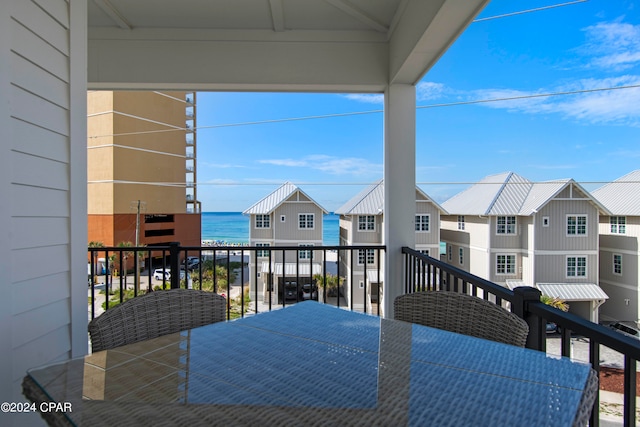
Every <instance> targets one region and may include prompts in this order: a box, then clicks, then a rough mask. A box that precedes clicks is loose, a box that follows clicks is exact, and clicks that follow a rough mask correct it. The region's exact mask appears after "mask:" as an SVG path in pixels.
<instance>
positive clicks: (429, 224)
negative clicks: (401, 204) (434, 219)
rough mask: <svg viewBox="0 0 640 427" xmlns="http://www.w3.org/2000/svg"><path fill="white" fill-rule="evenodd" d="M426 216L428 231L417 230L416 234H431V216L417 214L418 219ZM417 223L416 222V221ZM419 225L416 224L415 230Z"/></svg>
mask: <svg viewBox="0 0 640 427" xmlns="http://www.w3.org/2000/svg"><path fill="white" fill-rule="evenodd" d="M423 216H426V217H427V227H428V229H427V230H415V231H416V233H431V214H424V213H418V214H416V217H423ZM414 221H415V220H414ZM416 224H417V222H414V227H413V228H414V229H415V228H416V227H415V225H416ZM420 224H422V221H421V222H420Z"/></svg>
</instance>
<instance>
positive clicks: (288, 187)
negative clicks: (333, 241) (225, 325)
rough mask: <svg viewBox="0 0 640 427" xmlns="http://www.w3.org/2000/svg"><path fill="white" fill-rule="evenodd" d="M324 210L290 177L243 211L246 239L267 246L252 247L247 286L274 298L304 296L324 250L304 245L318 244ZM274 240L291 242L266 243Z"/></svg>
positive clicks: (290, 299) (293, 299)
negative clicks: (245, 223) (270, 248)
mask: <svg viewBox="0 0 640 427" xmlns="http://www.w3.org/2000/svg"><path fill="white" fill-rule="evenodd" d="M326 213H328V212H327V210H326V209H324V208H323V207H322V206H320V205H319V204H318V203H316V202H315V201H314V200H313V199H312V198H311V197H309V196H308V195H307V194H306V193H305V192H304V191H302V190H301V189H300V188H298V187H297V186H296V185H295V184H292V183H291V182H285V183H284V184H282V185H281V186H280V187H278V188H277V189H276V190H275V191H273V192H272V193H270V194H269V195H267V196H266V197H264V198H263V199H261V200H260V201H258V202H256V203H255V204H254V205H252V206H251V207H249V208H248V209H246V210H245V211H244V212H243V214H245V215H249V217H250V221H249V245H250V246H258V247H264V248H265V249H264V250H258V251H256V252H252V254H251V257H250V262H249V276H250V282H251V290H252V293H253V292H256V287H257V293H258V298H259V299H263V300H264V301H265V302H271V303H273V304H281V303H282V302H285V303H286V302H287V301H288V302H296V301H299V300H301V299H303V295H302V292H303V289H304V288H305V285H313V283H311V282H312V280H311V276H312V275H313V274H316V273H320V272H321V271H322V261H323V252H322V251H313V250H310V249H306V248H309V247H313V246H322V227H323V224H322V216H323V215H324V214H326ZM273 246H279V247H294V248H293V249H289V250H283V249H280V250H269V249H267V248H269V247H273ZM303 248H304V249H303ZM310 271H311V274H309V272H310Z"/></svg>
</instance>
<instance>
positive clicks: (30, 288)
mask: <svg viewBox="0 0 640 427" xmlns="http://www.w3.org/2000/svg"><path fill="white" fill-rule="evenodd" d="M51 283H71V279H70V276H69V272H68V271H64V272H61V273H58V274H51V275H48V276H45V277H37V278H35V279H30V280H24V281H22V282H18V283H14V284H13V286H12V289H11V292H12V296H13V301H14V303H13V305H12V307H11V308H12V314H19V313H24V312H26V311H29V310H34V309H36V308H38V307H42V306H44V305H47V304H48V303H50V302H51V301H58V300H60V299H64V298H69V297H70V293H69V292H70V290H69V288H68V287H59V286H58V287H55V286H51Z"/></svg>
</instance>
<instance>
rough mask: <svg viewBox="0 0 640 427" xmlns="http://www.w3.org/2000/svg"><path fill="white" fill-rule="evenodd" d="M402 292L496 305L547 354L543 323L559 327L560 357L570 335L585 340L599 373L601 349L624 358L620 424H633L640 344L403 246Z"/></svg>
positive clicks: (595, 416) (567, 350)
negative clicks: (448, 294) (462, 296)
mask: <svg viewBox="0 0 640 427" xmlns="http://www.w3.org/2000/svg"><path fill="white" fill-rule="evenodd" d="M402 252H403V254H404V271H405V275H404V277H405V283H404V286H405V289H404V291H405V293H410V292H420V291H427V290H450V291H456V292H463V293H468V294H470V295H475V296H478V297H479V298H484V299H486V300H490V301H492V302H494V303H496V304H499V305H501V306H503V307H505V308H508V309H510V310H511V312H513V313H515V314H516V315H518V316H519V317H521V318H523V319H525V320H526V321H527V323H528V324H529V336H528V338H527V344H526V346H527V347H528V348H531V349H535V350H539V351H543V352H546V350H547V349H546V342H547V340H546V324H547V322H553V323H555V324H556V325H558V327H559V329H560V331H561V333H560V349H561V354H562V356H567V357H569V356H571V338H572V334H575V335H577V336H580V337H581V339H584V340H587V341H588V349H589V363H591V365H592V366H593V368H594V369H595V370H596V371H598V372H600V346H605V347H608V348H610V349H612V350H614V351H616V352H618V353H621V354H622V355H624V409H623V421H624V425H625V426H634V425H635V424H636V422H635V420H636V363H637V362H636V361H637V360H639V359H640V341H639V340H637V339H635V338H631V337H628V336H625V335H622V334H620V333H618V332H616V331H613V330H612V329H610V328H607V327H605V326H602V325H598V324H596V323H593V322H590V321H588V320H586V319H583V318H581V317H578V316H576V315H574V314H572V313H566V312H563V311H561V310H558V309H556V308H553V307H550V306H548V305H546V304H544V303H542V302H540V291H538V290H537V289H534V288H530V287H521V288H516V289H514V290H513V291H512V290H509V289H507V288H504V287H502V286H500V285H498V284H496V283H493V282H490V281H488V280H484V279H481V278H479V277H477V276H474V275H472V274H469V273H467V272H465V271H463V270H460V269H458V268H456V267H453V266H451V265H449V264H447V263H445V262H442V261H440V260H437V259H435V258H431V257H429V256H427V255H424V254H421V253H420V252H418V251H415V250H412V249H410V248H403V249H402ZM589 424H590V425H591V426H598V425H599V397H596V402H595V406H594V410H593V413H592V415H591V420H590V422H589Z"/></svg>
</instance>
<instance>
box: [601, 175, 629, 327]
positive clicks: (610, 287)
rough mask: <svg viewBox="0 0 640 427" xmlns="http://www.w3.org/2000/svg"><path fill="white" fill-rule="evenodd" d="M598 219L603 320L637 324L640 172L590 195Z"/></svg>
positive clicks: (622, 178)
mask: <svg viewBox="0 0 640 427" xmlns="http://www.w3.org/2000/svg"><path fill="white" fill-rule="evenodd" d="M591 194H593V197H595V198H596V199H597V200H598V201H599V202H600V203H602V204H603V205H604V206H605V207H606V208H607V209H608V210H609V213H610V214H609V215H601V216H600V230H599V233H600V286H602V289H604V290H605V292H607V294H608V295H609V301H607V303H606V304H605V305H604V306H603V307H602V309H601V313H602V317H603V320H618V321H627V322H636V323H637V322H638V321H640V288H639V287H640V170H636V171H633V172H631V173H628V174H627V175H625V176H623V177H621V178H619V179H617V180H615V181H613V182H610V183H608V184H606V185H604V186H602V187H600V188H598V189H596V190H594V191H592V193H591Z"/></svg>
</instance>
